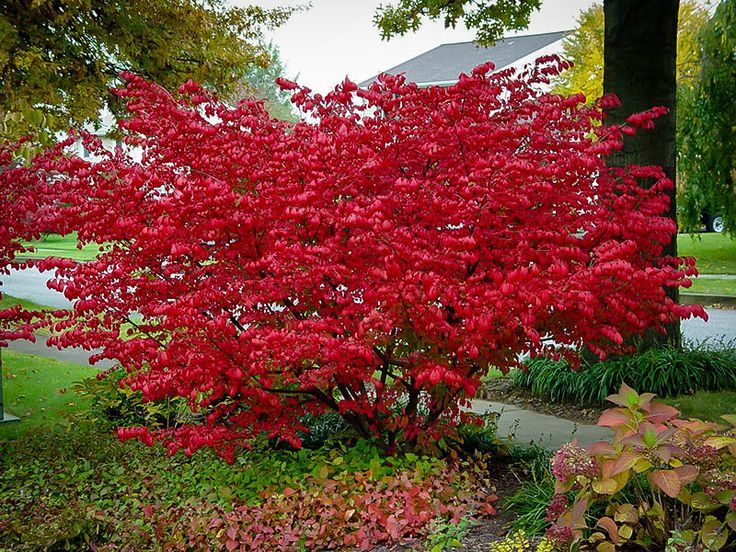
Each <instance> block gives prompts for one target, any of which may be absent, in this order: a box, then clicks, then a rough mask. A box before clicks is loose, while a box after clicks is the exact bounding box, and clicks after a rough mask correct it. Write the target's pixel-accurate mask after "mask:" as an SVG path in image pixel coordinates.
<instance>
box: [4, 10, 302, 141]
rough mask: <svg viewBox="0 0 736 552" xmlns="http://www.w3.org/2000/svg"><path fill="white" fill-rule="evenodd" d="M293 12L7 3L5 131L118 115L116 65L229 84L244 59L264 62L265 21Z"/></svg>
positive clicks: (168, 78)
mask: <svg viewBox="0 0 736 552" xmlns="http://www.w3.org/2000/svg"><path fill="white" fill-rule="evenodd" d="M292 11H293V10H292V9H282V8H279V9H273V10H266V9H262V8H259V7H254V6H248V7H243V8H241V7H232V6H231V5H229V4H228V3H226V2H224V1H223V0H204V1H199V0H181V1H179V0H177V1H174V0H147V1H145V2H144V1H141V0H133V1H121V0H113V1H109V2H108V1H105V2H102V1H94V0H92V1H86V2H74V3H65V2H57V1H55V0H39V1H34V2H27V1H22V0H14V1H10V2H3V3H2V6H1V7H0V115H1V116H2V117H3V119H4V120H3V121H0V122H1V123H5V126H6V129H5V130H6V132H7V134H5V135H4V136H5V137H11V138H12V137H13V136H14V135H15V136H17V135H20V134H23V133H25V132H27V131H31V130H32V131H35V130H47V131H51V132H53V131H56V130H66V129H68V128H69V127H70V126H72V125H77V126H78V125H80V124H83V123H85V122H87V121H94V120H96V118H97V116H98V114H99V113H100V111H101V110H102V109H103V108H108V109H110V110H111V111H112V112H113V113H116V114H119V113H121V111H123V110H124V109H123V106H121V105H120V104H119V102H117V101H116V99H115V97H114V96H112V95H111V94H110V93H109V87H110V86H111V84H112V83H113V82H114V81H115V79H116V78H117V76H118V75H119V73H120V72H121V71H134V72H136V73H139V74H141V75H145V76H146V77H147V78H150V79H155V80H156V81H158V82H161V83H163V84H164V85H166V86H172V87H173V86H176V85H177V84H178V83H179V82H182V81H183V80H186V79H187V78H195V79H198V80H199V81H202V82H205V83H207V84H208V85H209V86H211V87H212V88H213V89H215V90H218V91H220V92H223V93H225V92H227V91H230V90H232V89H233V87H234V86H235V85H236V84H237V83H238V82H239V81H240V79H241V78H242V77H243V76H244V75H245V74H246V73H247V71H248V69H249V67H251V66H253V65H265V64H267V62H268V53H267V52H266V51H264V49H263V48H262V47H260V46H259V40H260V37H261V30H262V29H263V27H264V26H274V25H278V24H280V23H282V22H283V21H284V20H285V19H286V18H287V17H288V16H289V14H290V13H291V12H292ZM8 125H9V126H10V128H7V127H8ZM0 138H2V136H0Z"/></svg>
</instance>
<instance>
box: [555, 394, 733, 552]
mask: <svg viewBox="0 0 736 552" xmlns="http://www.w3.org/2000/svg"><path fill="white" fill-rule="evenodd" d="M653 398H654V395H653V394H652V393H642V394H641V395H640V394H638V393H636V392H635V391H634V390H633V389H631V388H630V387H628V386H626V385H625V384H624V385H622V387H621V390H620V391H619V393H617V394H615V395H612V396H610V397H608V399H609V400H610V401H611V402H613V403H614V404H616V405H617V407H616V408H612V409H609V410H607V411H605V412H604V413H603V414H602V415H601V418H600V420H599V422H598V425H601V426H605V427H610V428H612V429H613V430H614V436H613V440H612V441H611V442H610V443H609V442H605V441H601V442H598V443H595V444H593V445H592V446H591V447H589V448H588V449H582V448H579V447H577V446H576V445H575V443H569V444H567V445H564V446H563V447H562V448H561V449H560V450H559V451H557V453H556V455H555V458H554V461H553V463H552V472H553V474H554V476H555V479H556V483H555V496H554V497H553V499H552V500H551V502H550V504H549V507H548V511H547V513H548V516H549V517H550V518H551V519H555V522H554V524H553V525H552V526H551V527H550V528H549V529H548V530H547V536H548V537H549V538H550V539H551V540H553V541H555V542H556V543H558V544H565V545H566V546H570V545H572V546H579V545H581V544H583V543H585V544H590V545H593V546H595V549H596V550H597V551H599V552H609V551H610V552H612V551H614V550H617V549H620V548H621V547H627V546H628V547H631V546H635V547H637V548H636V549H644V550H664V549H665V548H666V547H668V546H671V547H672V548H670V549H671V550H678V548H677V546H680V545H682V546H683V547H682V548H680V549H681V550H690V551H695V550H721V549H732V548H733V547H734V546H736V429H735V426H736V416H730V415H729V416H724V419H725V420H726V421H727V422H728V423H729V425H730V426H731V427H730V428H724V427H723V426H718V425H717V424H715V423H711V422H703V421H701V420H697V419H681V418H679V412H678V411H677V410H676V409H675V408H673V407H671V406H668V405H665V404H662V403H658V402H655V401H653V400H652V399H653ZM571 495H572V498H571ZM596 507H598V508H603V509H604V511H603V515H600V514H599V513H598V512H596V511H595V508H596ZM673 531H674V532H673ZM729 547H730V548H729Z"/></svg>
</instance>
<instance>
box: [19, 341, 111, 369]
mask: <svg viewBox="0 0 736 552" xmlns="http://www.w3.org/2000/svg"><path fill="white" fill-rule="evenodd" d="M46 338H47V336H45V335H36V341H35V343H33V342H31V341H21V340H18V341H11V342H10V343H9V344H8V349H10V350H11V351H15V352H17V353H25V354H30V355H36V356H42V357H47V358H55V359H56V360H62V361H64V362H73V363H74V364H82V365H84V364H90V362H89V357H90V355H93V354H95V353H99V352H100V351H99V350H93V351H85V350H84V349H82V348H79V347H69V348H66V349H57V348H56V347H49V346H48V345H46ZM114 364H115V362H113V361H112V360H110V359H103V360H101V361H99V362H97V363H96V364H90V366H95V367H96V368H99V369H101V370H104V369H105V368H110V367H111V366H113V365H114Z"/></svg>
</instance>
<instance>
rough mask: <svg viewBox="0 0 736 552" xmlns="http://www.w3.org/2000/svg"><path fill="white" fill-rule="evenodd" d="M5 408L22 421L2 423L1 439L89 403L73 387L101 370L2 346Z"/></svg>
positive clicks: (45, 422)
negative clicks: (81, 398)
mask: <svg viewBox="0 0 736 552" xmlns="http://www.w3.org/2000/svg"><path fill="white" fill-rule="evenodd" d="M2 360H3V396H4V402H5V410H6V411H7V412H9V413H11V414H15V415H16V416H18V417H20V418H21V420H22V421H21V423H8V424H2V425H0V439H4V438H13V437H16V436H18V435H19V434H20V433H23V432H24V431H26V430H28V429H29V428H33V427H38V426H40V425H42V424H53V423H54V422H55V421H57V420H58V419H59V418H61V417H63V416H64V415H65V414H67V413H70V412H73V411H75V410H79V409H80V408H81V407H86V406H85V405H82V404H81V403H82V402H83V401H81V400H80V397H79V396H78V395H76V394H75V393H74V392H73V391H72V390H71V389H70V387H71V386H72V385H73V384H74V383H75V382H77V381H81V380H83V379H84V378H87V377H90V376H93V375H95V374H96V373H97V372H98V371H99V370H98V369H96V368H93V367H91V366H82V365H79V364H73V363H71V362H62V361H60V360H55V359H51V358H45V357H39V356H35V355H29V354H22V353H16V352H14V351H10V350H8V349H2Z"/></svg>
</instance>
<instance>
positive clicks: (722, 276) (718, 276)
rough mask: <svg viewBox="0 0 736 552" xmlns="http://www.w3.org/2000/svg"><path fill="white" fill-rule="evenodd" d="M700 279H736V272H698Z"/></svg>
mask: <svg viewBox="0 0 736 552" xmlns="http://www.w3.org/2000/svg"><path fill="white" fill-rule="evenodd" d="M698 278H699V279H700V280H736V274H698Z"/></svg>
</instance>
